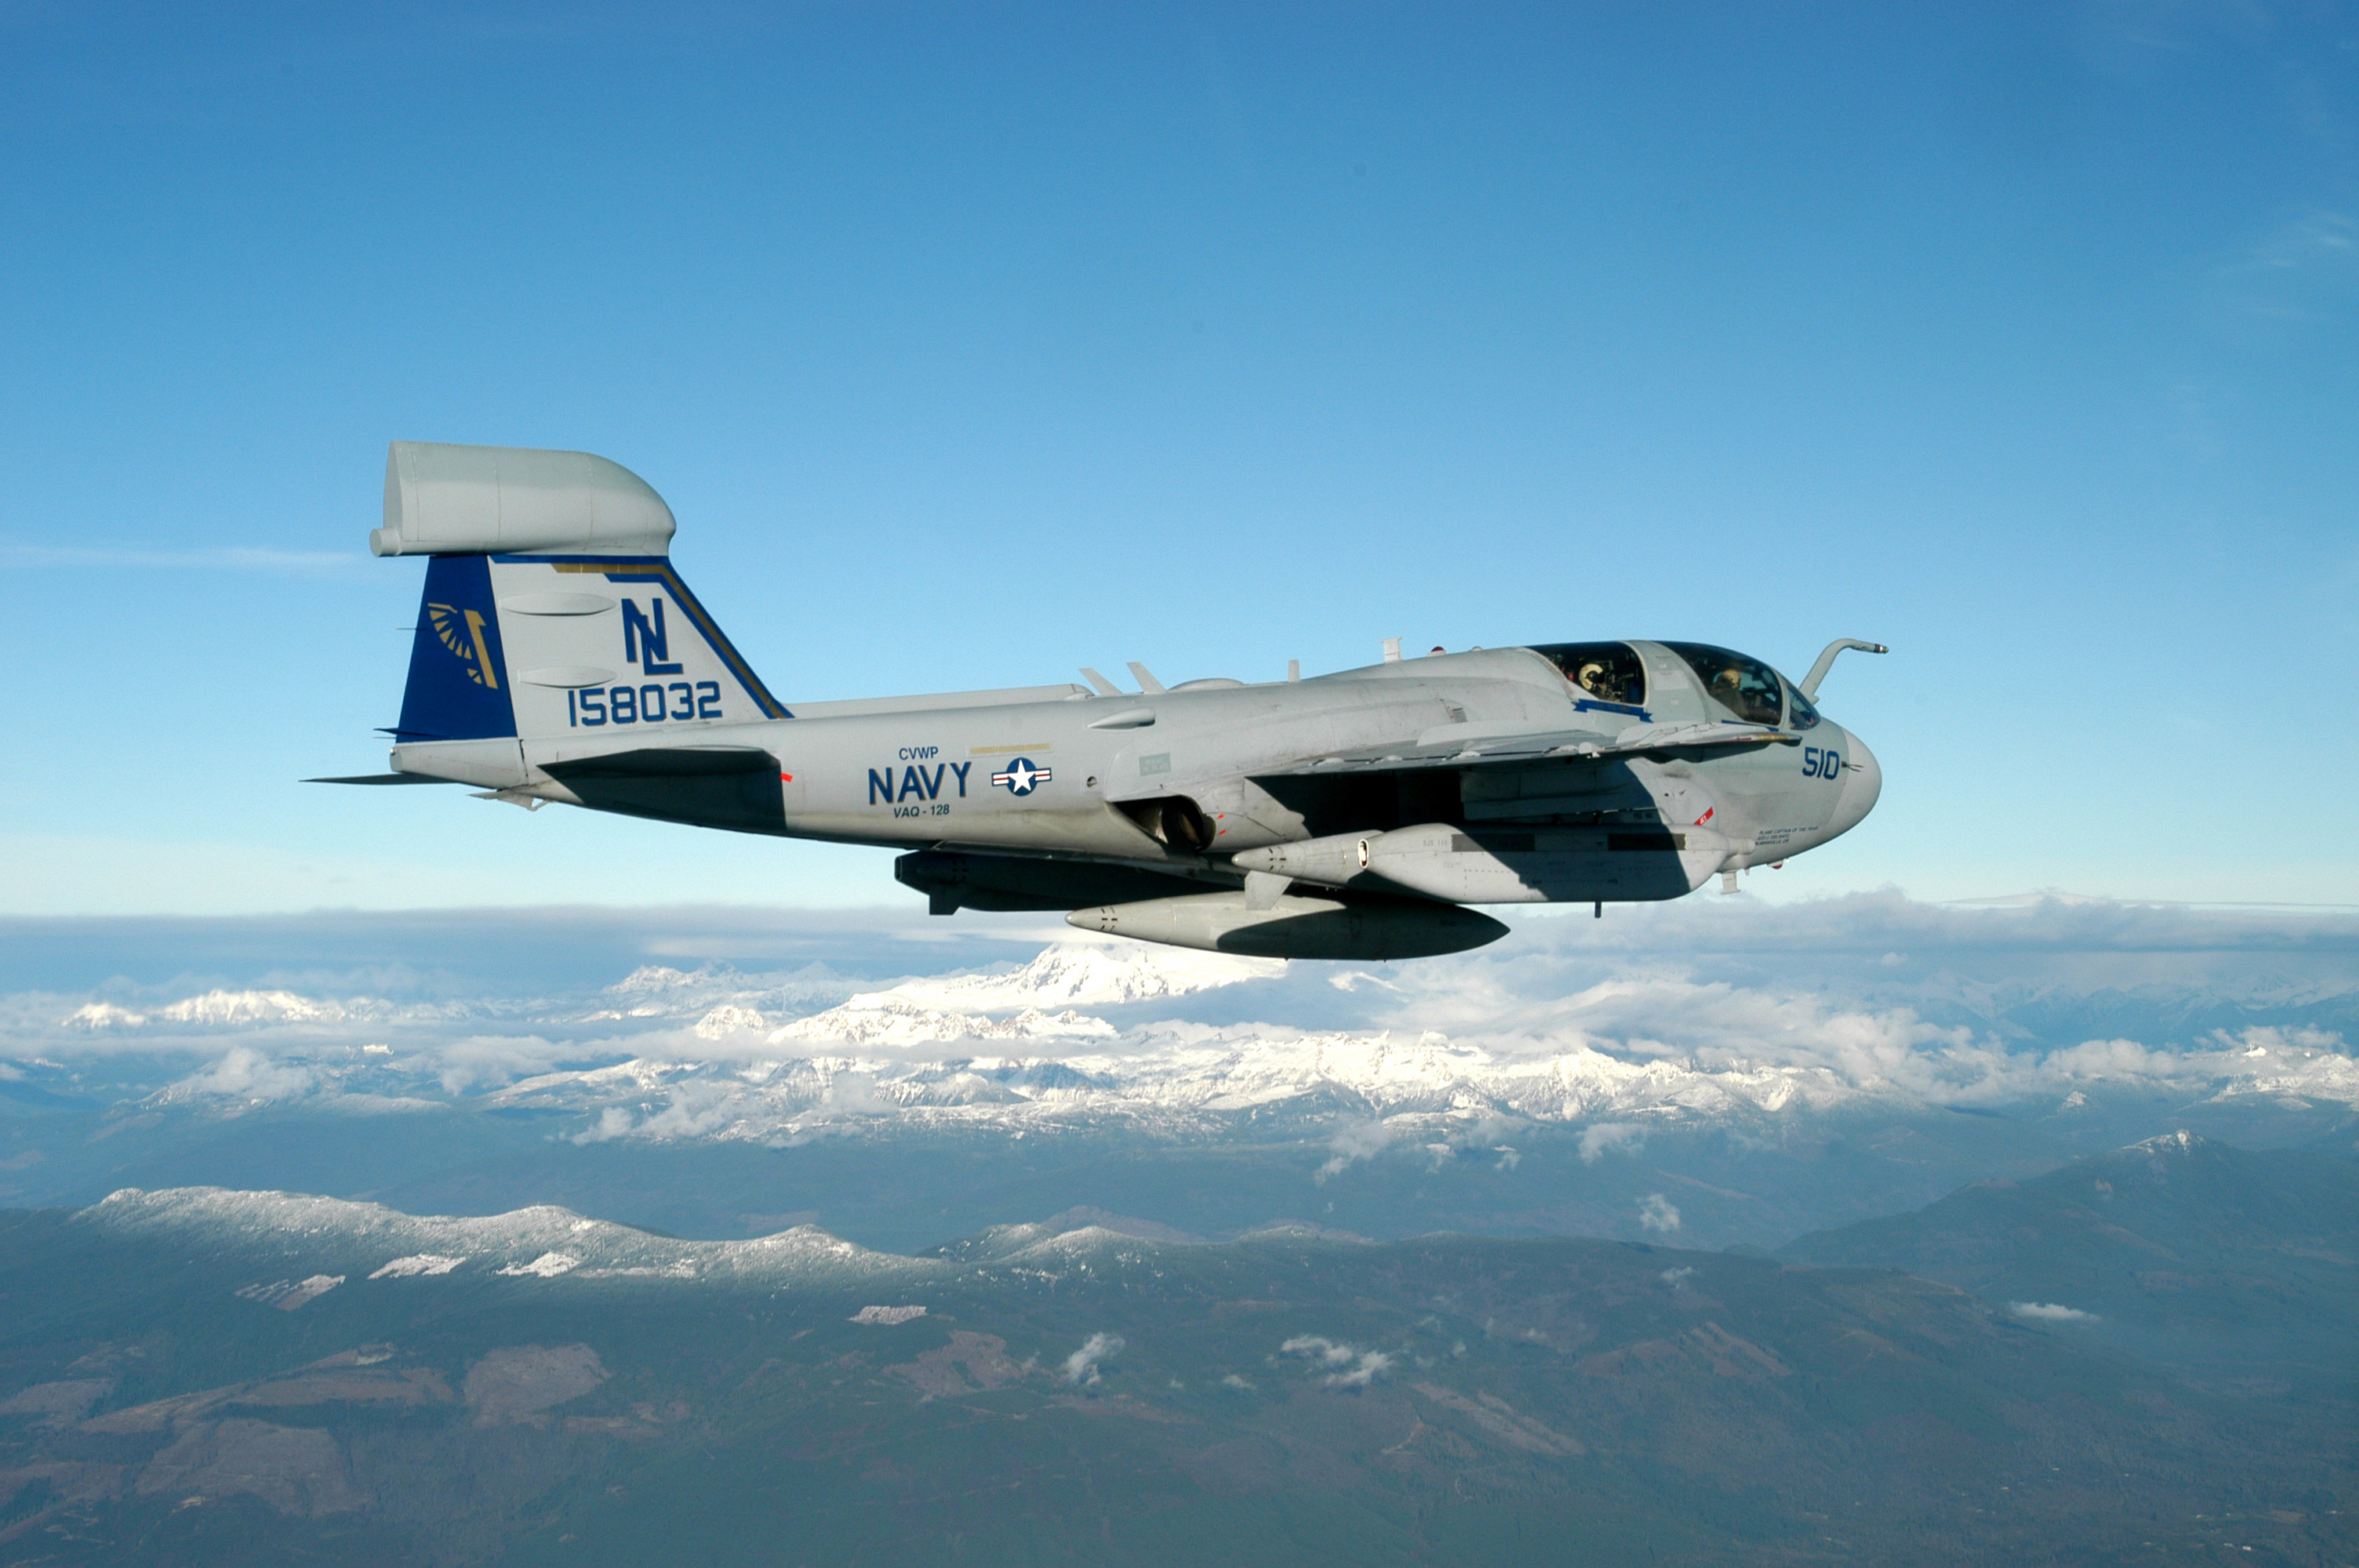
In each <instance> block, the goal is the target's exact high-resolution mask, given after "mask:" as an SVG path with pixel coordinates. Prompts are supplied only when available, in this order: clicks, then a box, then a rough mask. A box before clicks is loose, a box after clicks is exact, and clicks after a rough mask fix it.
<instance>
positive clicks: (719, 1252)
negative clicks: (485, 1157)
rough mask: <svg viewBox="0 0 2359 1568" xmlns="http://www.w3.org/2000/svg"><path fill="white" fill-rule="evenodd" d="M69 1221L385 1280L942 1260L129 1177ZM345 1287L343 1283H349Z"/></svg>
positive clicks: (920, 1272)
mask: <svg viewBox="0 0 2359 1568" xmlns="http://www.w3.org/2000/svg"><path fill="white" fill-rule="evenodd" d="M75 1219H76V1220H77V1221H78V1222H80V1223H82V1224H86V1225H90V1226H92V1227H95V1228H97V1229H99V1230H102V1231H105V1232H107V1233H109V1234H111V1235H114V1236H119V1237H135V1238H171V1239H174V1240H179V1241H194V1242H198V1243H201V1244H202V1245H203V1246H205V1247H206V1248H207V1249H210V1250H212V1251H216V1252H222V1253H238V1252H245V1253H256V1254H265V1255H267V1256H270V1257H272V1258H274V1259H277V1260H280V1261H278V1262H275V1263H274V1264H273V1267H274V1268H277V1269H278V1270H280V1271H282V1272H292V1271H297V1270H300V1269H305V1268H310V1269H314V1270H317V1271H319V1272H320V1273H321V1274H322V1275H324V1274H326V1273H327V1271H329V1270H331V1269H335V1270H340V1271H345V1272H347V1273H348V1274H349V1276H350V1277H352V1278H353V1279H356V1280H361V1281H377V1282H379V1283H380V1285H382V1284H384V1283H387V1282H390V1281H403V1280H420V1279H425V1280H439V1279H444V1278H466V1277H480V1276H482V1275H485V1274H489V1275H494V1276H506V1277H509V1278H518V1277H531V1278H539V1279H560V1278H562V1279H566V1280H574V1281H582V1280H600V1279H662V1280H723V1281H725V1280H735V1279H744V1280H761V1281H777V1282H787V1283H794V1284H800V1285H810V1286H824V1285H833V1284H854V1283H865V1282H870V1281H898V1282H902V1283H908V1282H914V1281H920V1280H923V1279H926V1278H929V1277H931V1276H932V1275H934V1274H937V1273H940V1272H942V1271H944V1270H945V1269H946V1268H947V1265H945V1264H942V1263H940V1262H938V1261H935V1260H928V1259H916V1258H900V1257H896V1256H894V1255H892V1254H890V1253H884V1252H871V1251H869V1250H868V1249H865V1248H862V1247H856V1246H854V1245H853V1244H852V1243H851V1242H849V1241H843V1240H840V1239H838V1238H835V1237H833V1236H830V1235H829V1234H828V1233H827V1232H825V1231H823V1230H821V1229H819V1228H818V1227H815V1226H798V1227H795V1228H793V1229H791V1230H783V1231H780V1232H778V1233H777V1234H776V1235H774V1236H764V1237H758V1238H755V1239H753V1240H750V1241H678V1240H674V1239H671V1238H668V1237H661V1236H654V1235H650V1234H649V1233H648V1232H647V1231H644V1230H634V1229H632V1228H631V1227H628V1226H623V1225H615V1224H613V1223H611V1222H609V1221H606V1220H601V1219H585V1218H583V1217H582V1216H580V1215H578V1214H575V1213H573V1212H572V1211H571V1209H564V1208H559V1207H556V1206H549V1205H542V1206H536V1207H532V1208H522V1209H516V1210H515V1211H513V1212H511V1213H508V1214H501V1215H493V1216H489V1217H484V1218H480V1219H467V1218H451V1217H437V1216H426V1217H420V1216H412V1215H406V1214H402V1213H399V1212H397V1211H396V1210H393V1209H389V1208H386V1207H384V1206H381V1205H378V1204H369V1203H352V1202H348V1201H346V1200H344V1199H342V1198H325V1197H313V1196H309V1195H303V1194H299V1193H266V1192H263V1193H257V1192H236V1191H233V1190H231V1189H229V1188H225V1187H176V1188H170V1189H168V1190H165V1191H161V1192H142V1191H140V1190H139V1189H137V1188H136V1187H126V1188H125V1189H124V1190H123V1191H121V1192H117V1193H114V1194H112V1195H109V1196H108V1197H106V1198H105V1199H103V1201H101V1202H99V1203H97V1204H94V1205H92V1206H91V1207H89V1208H86V1209H83V1210H82V1211H80V1213H78V1214H77V1215H76V1216H75ZM347 1288H350V1287H347Z"/></svg>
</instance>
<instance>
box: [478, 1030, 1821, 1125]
mask: <svg viewBox="0 0 2359 1568" xmlns="http://www.w3.org/2000/svg"><path fill="white" fill-rule="evenodd" d="M1092 1022H1096V1021H1094V1020H1093V1021H1092ZM781 1033H784V1032H781ZM1107 1033H1111V1030H1108V1031H1107ZM773 1038H777V1037H776V1036H774V1037H773ZM655 1096H663V1097H666V1098H668V1099H669V1105H667V1106H666V1107H665V1108H662V1109H660V1110H655V1111H652V1112H649V1113H647V1114H645V1115H644V1116H641V1115H639V1114H636V1111H635V1109H633V1108H627V1107H636V1106H645V1105H646V1104H647V1102H648V1101H649V1099H650V1098H652V1097H655ZM492 1098H494V1100H495V1103H498V1104H500V1105H503V1106H515V1107H519V1108H535V1109H542V1110H568V1109H570V1110H576V1111H581V1112H586V1113H596V1114H598V1115H599V1116H600V1121H599V1123H598V1125H597V1127H596V1129H595V1130H593V1131H592V1132H590V1133H588V1134H585V1135H583V1141H603V1140H605V1139H610V1138H616V1137H625V1136H629V1137H640V1138H650V1139H669V1138H680V1137H690V1138H713V1139H750V1140H756V1141H782V1140H783V1141H793V1140H796V1139H799V1138H800V1137H802V1136H804V1135H807V1134H810V1133H814V1132H816V1131H819V1130H828V1129H833V1130H846V1124H851V1125H852V1126H854V1127H856V1126H860V1125H870V1126H873V1125H875V1124H876V1123H877V1122H878V1121H879V1120H880V1119H892V1120H895V1121H898V1122H903V1123H912V1124H917V1125H923V1126H931V1127H938V1128H947V1127H954V1126H967V1127H974V1128H982V1127H1001V1128H1006V1129H1009V1130H1024V1129H1026V1128H1041V1129H1048V1128H1053V1127H1057V1126H1060V1125H1064V1126H1075V1127H1078V1126H1086V1125H1107V1124H1114V1123H1120V1124H1124V1125H1127V1126H1130V1127H1133V1128H1135V1129H1137V1130H1144V1131H1147V1132H1149V1133H1153V1134H1161V1135H1166V1136H1186V1135H1189V1134H1191V1133H1202V1132H1209V1131H1214V1130H1219V1129H1221V1128H1222V1127H1223V1126H1225V1125H1227V1124H1229V1123H1231V1122H1234V1121H1235V1120H1240V1119H1257V1118H1261V1117H1264V1116H1266V1115H1282V1116H1291V1117H1296V1118H1304V1119H1320V1120H1325V1119H1332V1117H1333V1116H1334V1115H1336V1114H1338V1113H1342V1114H1344V1115H1347V1116H1353V1117H1362V1118H1365V1117H1375V1118H1379V1119H1384V1120H1386V1121H1387V1122H1392V1123H1398V1124H1400V1125H1399V1127H1398V1128H1397V1130H1401V1131H1409V1130H1416V1129H1417V1128H1419V1127H1422V1126H1427V1125H1431V1126H1434V1127H1437V1128H1445V1129H1446V1128H1447V1127H1448V1126H1450V1125H1451V1124H1454V1123H1461V1122H1473V1121H1484V1122H1495V1121H1497V1120H1498V1119H1501V1118H1509V1119H1518V1120H1524V1121H1543V1122H1578V1121H1586V1120H1592V1119H1596V1118H1598V1117H1600V1116H1606V1115H1613V1116H1633V1115H1636V1116H1644V1115H1648V1114H1653V1115H1658V1116H1692V1117H1710V1118H1728V1117H1732V1116H1735V1117H1759V1116H1767V1115H1773V1114H1776V1113H1777V1112H1780V1111H1783V1110H1786V1109H1788V1108H1796V1107H1799V1106H1802V1105H1806V1104H1807V1105H1813V1106H1827V1105H1832V1104H1837V1103H1841V1102H1843V1101H1847V1100H1853V1099H1858V1098H1863V1091H1861V1090H1859V1089H1857V1088H1855V1087H1853V1086H1851V1085H1849V1084H1847V1083H1845V1082H1844V1081H1843V1080H1842V1079H1841V1078H1840V1077H1838V1076H1836V1075H1834V1074H1832V1073H1831V1072H1828V1071H1826V1070H1824V1069H1815V1068H1791V1067H1775V1068H1759V1069H1724V1070H1721V1071H1717V1072H1707V1071H1702V1070H1700V1069H1697V1068H1694V1067H1690V1066H1686V1065H1680V1064H1676V1063H1670V1062H1663V1061H1648V1062H1629V1061H1625V1060H1623V1059H1621V1058H1619V1057H1615V1056H1610V1055H1607V1054H1604V1053H1603V1052H1600V1051H1595V1050H1590V1049H1586V1048H1583V1049H1580V1050H1575V1051H1571V1052H1567V1053H1562V1054H1553V1055H1549V1056H1544V1057H1538V1058H1507V1059H1504V1060H1503V1059H1499V1058H1495V1057H1494V1056H1493V1055H1492V1054H1490V1053H1488V1052H1485V1051H1483V1050H1479V1049H1477V1048H1474V1047H1473V1046H1468V1045H1462V1044H1452V1043H1451V1042H1449V1041H1447V1040H1444V1039H1442V1038H1441V1037H1440V1036H1438V1035H1428V1036H1425V1037H1423V1038H1420V1039H1418V1040H1414V1041H1408V1042H1404V1041H1397V1040H1395V1039H1393V1038H1391V1037H1390V1036H1388V1035H1378V1036H1375V1037H1373V1038H1371V1037H1365V1036H1355V1035H1348V1034H1330V1035H1312V1036H1307V1037H1299V1038H1277V1039H1272V1038H1267V1037H1249V1038H1246V1039H1243V1040H1231V1039H1226V1038H1222V1037H1219V1036H1213V1037H1212V1038H1208V1039H1202V1040H1198V1041H1192V1042H1191V1041H1186V1040H1178V1039H1169V1038H1167V1039H1163V1040H1159V1041H1157V1042H1155V1043H1154V1044H1153V1046H1152V1048H1151V1049H1147V1050H1134V1051H1133V1052H1128V1053H1125V1054H1113V1053H1110V1052H1093V1053H1087V1054H1067V1055H1061V1056H1058V1057H1054V1058H1043V1057H1014V1056H974V1057H955V1058H949V1059H942V1060H932V1061H923V1062H916V1063H912V1062H909V1061H908V1060H906V1059H897V1058H893V1057H887V1056H881V1055H865V1054H859V1053H857V1052H853V1053H850V1054H843V1055H830V1056H816V1055H815V1056H809V1057H789V1058H785V1059H778V1060H770V1061H764V1062H760V1063H757V1064H754V1065H727V1064H707V1063H702V1062H694V1061H677V1060H674V1061H658V1060H650V1059H637V1060H633V1061H629V1062H624V1063H619V1064H617V1065H613V1066H608V1067H600V1068H596V1069H592V1070H589V1071H584V1072H578V1073H550V1074H543V1075H540V1076H536V1077H533V1078H529V1079H527V1080H525V1081H523V1082H520V1083H517V1084H516V1085H514V1086H512V1087H509V1088H507V1089H506V1090H503V1091H500V1092H499V1093H498V1094H496V1095H495V1096H494V1097H492Z"/></svg>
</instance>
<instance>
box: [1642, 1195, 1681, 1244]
mask: <svg viewBox="0 0 2359 1568" xmlns="http://www.w3.org/2000/svg"><path fill="white" fill-rule="evenodd" d="M1638 1223H1639V1224H1640V1225H1643V1226H1645V1227H1647V1229H1648V1230H1659V1231H1662V1232H1663V1233H1664V1234H1666V1235H1668V1234H1669V1233H1670V1232H1672V1231H1674V1230H1677V1229H1678V1228H1679V1227H1680V1209H1679V1206H1678V1205H1677V1204H1675V1203H1673V1202H1671V1200H1670V1199H1669V1198H1667V1197H1665V1196H1664V1195H1662V1194H1660V1193H1648V1194H1647V1195H1646V1197H1645V1198H1644V1199H1643V1200H1642V1201H1641V1202H1640V1203H1639V1205H1638Z"/></svg>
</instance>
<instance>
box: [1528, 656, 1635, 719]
mask: <svg viewBox="0 0 2359 1568" xmlns="http://www.w3.org/2000/svg"><path fill="white" fill-rule="evenodd" d="M1532 652H1533V653H1535V654H1539V655H1540V656H1541V657H1542V658H1544V659H1547V660H1548V661H1549V663H1550V664H1553V665H1556V667H1557V668H1558V669H1560V670H1562V671H1563V672H1564V678H1565V679H1567V680H1569V681H1571V683H1572V684H1573V685H1574V686H1576V687H1580V688H1581V689H1582V691H1585V692H1587V693H1588V694H1589V696H1590V697H1592V698H1593V699H1594V700H1595V701H1598V702H1611V703H1615V704H1618V705H1620V706H1623V707H1627V708H1636V707H1637V706H1638V705H1639V704H1641V703H1643V702H1645V701H1646V700H1647V662H1646V661H1645V660H1644V659H1641V658H1640V657H1639V656H1638V650H1637V649H1636V648H1633V647H1632V646H1630V644H1629V643H1539V644H1538V645H1537V646H1535V647H1534V648H1533V649H1532Z"/></svg>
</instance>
